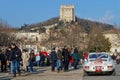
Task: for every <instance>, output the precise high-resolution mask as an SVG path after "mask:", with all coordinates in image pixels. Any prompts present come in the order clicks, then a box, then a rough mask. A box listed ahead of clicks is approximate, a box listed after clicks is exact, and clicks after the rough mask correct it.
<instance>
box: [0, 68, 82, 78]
mask: <svg viewBox="0 0 120 80" xmlns="http://www.w3.org/2000/svg"><path fill="white" fill-rule="evenodd" d="M35 69H36V72H35V73H22V74H21V76H17V77H16V78H13V77H11V76H10V75H9V74H8V73H0V80H82V72H83V70H82V67H79V69H77V70H74V69H72V68H71V69H70V70H69V71H68V72H63V71H61V72H60V73H57V72H56V71H55V72H51V67H40V68H35Z"/></svg>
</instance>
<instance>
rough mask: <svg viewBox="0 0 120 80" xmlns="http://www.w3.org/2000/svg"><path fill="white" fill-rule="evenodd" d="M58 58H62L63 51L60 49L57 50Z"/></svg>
mask: <svg viewBox="0 0 120 80" xmlns="http://www.w3.org/2000/svg"><path fill="white" fill-rule="evenodd" d="M57 59H58V60H62V52H61V51H60V50H58V52H57Z"/></svg>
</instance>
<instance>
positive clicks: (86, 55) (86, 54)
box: [84, 52, 88, 60]
mask: <svg viewBox="0 0 120 80" xmlns="http://www.w3.org/2000/svg"><path fill="white" fill-rule="evenodd" d="M84 59H85V60H87V59H88V52H86V53H85V54H84Z"/></svg>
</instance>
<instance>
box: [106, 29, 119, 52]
mask: <svg viewBox="0 0 120 80" xmlns="http://www.w3.org/2000/svg"><path fill="white" fill-rule="evenodd" d="M104 36H105V37H106V38H108V39H109V42H110V43H111V48H110V52H112V53H120V34H119V33H118V34H117V33H115V32H114V31H106V32H104Z"/></svg>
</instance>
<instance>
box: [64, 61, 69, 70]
mask: <svg viewBox="0 0 120 80" xmlns="http://www.w3.org/2000/svg"><path fill="white" fill-rule="evenodd" d="M68 67H69V60H66V61H64V70H65V71H68Z"/></svg>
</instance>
